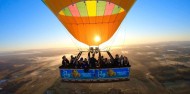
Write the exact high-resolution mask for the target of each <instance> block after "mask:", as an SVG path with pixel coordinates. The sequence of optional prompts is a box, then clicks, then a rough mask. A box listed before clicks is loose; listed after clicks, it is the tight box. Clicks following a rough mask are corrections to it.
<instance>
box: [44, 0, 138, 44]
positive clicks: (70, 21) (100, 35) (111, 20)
mask: <svg viewBox="0 0 190 94" xmlns="http://www.w3.org/2000/svg"><path fill="white" fill-rule="evenodd" d="M135 1H136V0H43V2H44V3H45V4H46V5H47V6H48V7H49V9H50V10H51V11H52V12H53V13H54V14H55V15H56V16H57V18H58V19H59V20H60V22H61V23H62V24H63V25H64V26H65V27H66V28H67V30H68V31H69V32H70V34H71V35H72V36H73V37H74V38H76V39H77V40H78V41H80V42H82V43H85V44H87V45H89V46H99V45H100V44H102V43H104V42H106V41H107V40H109V39H110V38H111V37H112V36H113V34H114V33H115V32H116V31H117V29H118V27H119V26H120V24H121V22H122V21H123V19H124V18H125V16H126V14H127V13H128V11H129V10H130V8H131V7H132V6H133V4H134V3H135Z"/></svg>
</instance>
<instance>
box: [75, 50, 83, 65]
mask: <svg viewBox="0 0 190 94" xmlns="http://www.w3.org/2000/svg"><path fill="white" fill-rule="evenodd" d="M81 55H82V51H80V52H79V53H78V55H77V57H76V58H75V60H74V63H76V61H78V59H79V58H80V56H81Z"/></svg>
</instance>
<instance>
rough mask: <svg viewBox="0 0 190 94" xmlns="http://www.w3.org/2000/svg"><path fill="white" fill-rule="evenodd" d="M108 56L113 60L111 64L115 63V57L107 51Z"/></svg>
mask: <svg viewBox="0 0 190 94" xmlns="http://www.w3.org/2000/svg"><path fill="white" fill-rule="evenodd" d="M107 54H108V55H109V57H110V59H111V62H112V63H114V58H113V56H112V55H111V53H110V52H109V51H107Z"/></svg>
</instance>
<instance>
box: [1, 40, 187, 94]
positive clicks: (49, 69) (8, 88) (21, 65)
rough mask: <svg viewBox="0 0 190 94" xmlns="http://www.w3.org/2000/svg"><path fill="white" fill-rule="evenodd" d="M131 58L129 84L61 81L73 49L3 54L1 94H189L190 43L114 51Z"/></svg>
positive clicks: (156, 44) (157, 44) (135, 46)
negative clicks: (63, 66)
mask: <svg viewBox="0 0 190 94" xmlns="http://www.w3.org/2000/svg"><path fill="white" fill-rule="evenodd" d="M111 52H112V54H113V56H114V55H115V54H120V55H121V54H123V55H125V56H127V57H128V58H129V61H130V64H131V65H132V67H131V74H130V81H122V82H110V83H68V82H61V79H60V76H59V69H58V66H60V64H61V57H62V56H63V55H66V56H67V57H70V55H71V54H75V55H76V54H77V51H76V50H73V49H46V50H28V51H17V52H4V53H0V94H44V93H45V94H188V93H189V92H190V90H189V88H190V42H166V43H155V44H144V45H132V46H127V47H123V48H122V47H120V48H117V49H116V48H113V49H112V50H111Z"/></svg>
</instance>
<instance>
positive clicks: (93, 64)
mask: <svg viewBox="0 0 190 94" xmlns="http://www.w3.org/2000/svg"><path fill="white" fill-rule="evenodd" d="M62 59H63V60H62V66H60V68H75V69H89V68H114V67H129V66H130V65H129V61H128V58H127V57H126V56H123V55H121V56H119V55H118V54H116V55H115V58H114V59H113V60H112V61H111V59H108V58H104V57H103V56H101V57H100V58H99V59H98V60H97V59H96V58H95V57H94V55H92V57H91V58H89V60H87V58H83V57H81V58H80V59H79V60H76V57H74V56H73V55H71V59H70V61H69V60H68V59H67V58H66V56H63V57H62Z"/></svg>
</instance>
